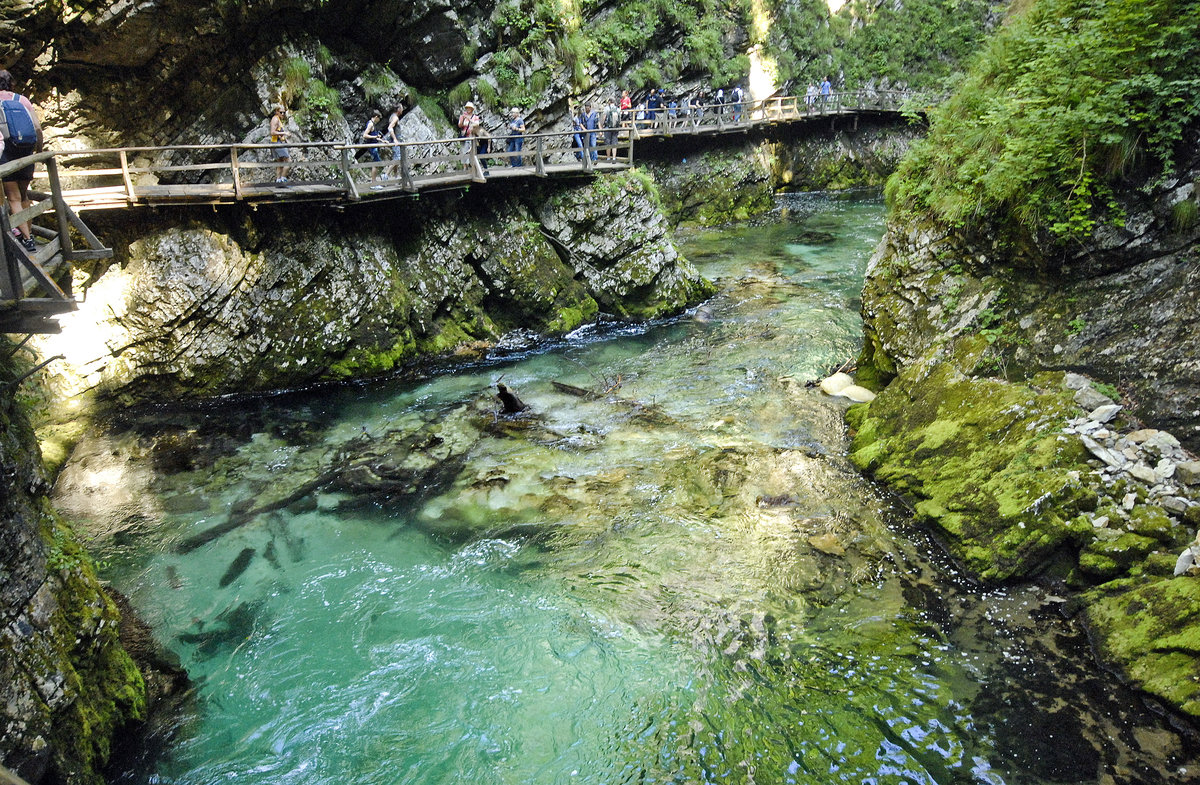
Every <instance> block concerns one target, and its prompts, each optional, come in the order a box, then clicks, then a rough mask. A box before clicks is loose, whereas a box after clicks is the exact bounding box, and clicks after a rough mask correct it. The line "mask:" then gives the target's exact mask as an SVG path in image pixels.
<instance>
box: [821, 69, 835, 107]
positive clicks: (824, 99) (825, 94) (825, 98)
mask: <svg viewBox="0 0 1200 785" xmlns="http://www.w3.org/2000/svg"><path fill="white" fill-rule="evenodd" d="M832 92H833V87H832V86H831V85H830V84H829V77H828V76H827V77H825V81H823V82H821V107H822V108H824V107H825V105H826V104H828V103H829V95H830V93H832Z"/></svg>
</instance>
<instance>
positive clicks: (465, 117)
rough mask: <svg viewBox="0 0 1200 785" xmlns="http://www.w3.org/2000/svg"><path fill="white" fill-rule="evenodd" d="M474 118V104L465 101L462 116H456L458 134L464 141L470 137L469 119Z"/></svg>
mask: <svg viewBox="0 0 1200 785" xmlns="http://www.w3.org/2000/svg"><path fill="white" fill-rule="evenodd" d="M473 117H475V104H473V103H471V102H470V101H467V102H466V103H465V104H463V110H462V114H460V115H459V116H458V134H459V136H461V137H463V138H464V139H465V138H466V137H468V136H470V135H471V119H472V118H473Z"/></svg>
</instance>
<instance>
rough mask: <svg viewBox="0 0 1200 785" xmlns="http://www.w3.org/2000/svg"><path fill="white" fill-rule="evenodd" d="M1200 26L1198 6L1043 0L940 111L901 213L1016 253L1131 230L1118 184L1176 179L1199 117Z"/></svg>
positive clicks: (898, 191)
mask: <svg viewBox="0 0 1200 785" xmlns="http://www.w3.org/2000/svg"><path fill="white" fill-rule="evenodd" d="M1197 18H1200V0H1100V1H1097V0H1086V2H1085V1H1084V0H1036V2H1033V3H1032V4H1031V5H1029V7H1028V8H1026V9H1025V10H1024V11H1023V12H1022V13H1020V14H1019V15H1018V16H1017V17H1016V18H1015V19H1014V20H1013V21H1012V23H1011V24H1009V25H1008V26H1007V27H1006V28H1005V29H1004V30H1002V31H1001V32H1000V33H998V34H997V35H996V37H995V38H994V39H992V41H991V42H990V44H989V45H988V47H987V49H986V50H985V51H984V52H983V53H982V54H981V55H980V56H979V57H978V58H977V59H976V61H975V63H974V66H973V68H972V69H971V72H970V74H969V75H968V77H967V78H966V80H965V81H964V83H963V85H962V86H961V88H960V89H959V90H958V92H957V93H956V94H955V95H954V97H953V98H952V99H951V100H950V101H949V102H948V103H947V104H945V105H944V106H942V107H941V108H939V109H938V110H937V111H935V112H934V114H933V116H932V130H931V133H930V136H929V139H928V140H927V141H926V142H925V143H923V144H921V145H919V146H918V147H917V148H916V149H915V150H914V153H913V154H912V155H911V156H910V157H909V158H908V159H907V161H906V162H905V165H904V166H903V167H902V168H901V170H900V172H898V173H897V174H896V176H895V177H893V178H892V180H891V181H890V182H889V185H888V196H889V201H890V203H891V205H892V206H893V208H895V209H897V210H899V211H900V212H902V213H911V214H915V215H922V216H932V217H933V218H934V219H935V220H937V221H939V222H941V223H943V224H946V225H949V226H952V227H967V226H969V225H972V224H979V225H984V224H986V225H988V226H989V230H993V229H995V230H999V233H1000V235H1001V239H1003V240H1005V241H1007V242H1010V243H1013V244H1014V245H1016V246H1017V247H1025V246H1027V245H1028V244H1030V243H1031V242H1033V241H1036V240H1037V239H1038V238H1039V237H1040V236H1041V235H1042V234H1043V233H1047V234H1048V235H1049V236H1050V237H1052V238H1054V239H1055V240H1057V241H1059V242H1065V241H1068V240H1071V239H1077V238H1082V237H1084V236H1087V235H1088V234H1090V233H1091V232H1092V230H1093V229H1094V228H1095V227H1096V226H1097V224H1098V223H1099V222H1102V221H1119V220H1121V218H1122V214H1121V210H1120V208H1119V206H1118V205H1117V203H1116V201H1115V199H1114V192H1113V186H1114V183H1115V182H1116V181H1118V180H1119V179H1120V178H1122V177H1126V176H1132V175H1134V174H1138V175H1139V176H1141V177H1148V178H1151V179H1152V178H1154V177H1155V176H1164V175H1166V174H1167V173H1169V172H1170V171H1171V168H1172V166H1173V164H1174V160H1175V158H1174V156H1175V148H1176V146H1177V145H1178V144H1179V143H1180V142H1181V140H1182V139H1183V132H1184V129H1185V128H1186V127H1187V126H1188V124H1189V123H1191V122H1193V121H1194V120H1195V119H1196V118H1197V116H1198V115H1200V104H1197V102H1196V101H1195V95H1196V91H1197V88H1198V86H1200V26H1198V25H1197V24H1196V19H1197Z"/></svg>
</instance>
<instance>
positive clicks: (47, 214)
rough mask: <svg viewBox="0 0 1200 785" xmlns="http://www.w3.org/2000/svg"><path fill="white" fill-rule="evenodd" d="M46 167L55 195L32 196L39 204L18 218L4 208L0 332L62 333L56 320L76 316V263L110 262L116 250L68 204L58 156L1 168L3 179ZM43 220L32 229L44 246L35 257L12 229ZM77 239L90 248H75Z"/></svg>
mask: <svg viewBox="0 0 1200 785" xmlns="http://www.w3.org/2000/svg"><path fill="white" fill-rule="evenodd" d="M31 162H32V163H35V164H38V163H41V164H44V165H45V166H46V175H47V179H48V180H49V184H50V191H49V193H43V192H38V191H30V192H29V197H30V199H32V200H33V204H32V205H30V206H29V207H26V208H24V209H23V210H21V211H20V212H19V213H17V214H15V215H9V212H8V205H7V202H6V203H5V204H4V206H3V208H2V209H0V234H2V236H3V241H2V242H0V259H2V261H3V267H2V268H0V333H57V332H59V331H60V328H59V325H58V322H57V321H55V319H54V317H56V316H58V315H59V314H63V313H67V312H69V311H73V310H75V308H76V305H75V298H74V297H72V296H71V271H70V265H71V263H72V262H79V261H86V260H91V259H107V258H109V257H110V256H112V249H111V248H106V247H105V246H104V244H103V243H101V242H100V240H99V239H98V238H97V237H96V235H95V234H93V233H92V231H91V230H90V229H89V228H88V227H87V225H86V224H84V223H83V221H81V220H80V219H79V216H78V215H76V213H75V211H74V210H72V209H71V208H70V207H69V206H68V205H67V203H66V201H65V200H64V199H63V193H62V188H61V186H60V183H59V178H58V165H57V161H56V160H55V157H54V154H53V153H39V154H37V155H33V156H29V157H27V158H21V159H19V160H16V161H12V162H10V163H7V164H4V165H3V166H0V176H4V175H7V174H9V173H10V172H14V171H17V170H18V169H21V168H23V167H25V166H28V165H29V164H30V163H31ZM37 218H42V221H41V223H42V224H47V223H48V224H51V225H52V227H53V228H46V227H45V226H44V225H38V224H36V223H35V224H32V226H33V233H34V237H35V238H36V240H37V241H38V248H37V250H36V251H35V252H30V251H26V250H25V248H24V247H23V246H22V245H21V244H20V243H19V242H18V241H17V238H15V237H14V236H13V234H12V227H13V226H19V225H20V224H23V223H25V222H27V221H33V220H34V219H37ZM72 230H74V232H75V236H77V237H78V238H79V239H81V240H82V241H83V243H84V244H85V245H86V248H76V247H75V237H74V236H73V235H72Z"/></svg>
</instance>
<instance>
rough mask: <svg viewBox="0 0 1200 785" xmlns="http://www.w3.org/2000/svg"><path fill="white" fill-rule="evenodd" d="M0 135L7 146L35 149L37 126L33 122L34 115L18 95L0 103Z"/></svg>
mask: <svg viewBox="0 0 1200 785" xmlns="http://www.w3.org/2000/svg"><path fill="white" fill-rule="evenodd" d="M0 135H2V136H3V137H4V143H5V144H11V145H13V146H14V147H33V146H34V145H36V144H37V125H36V124H35V123H34V122H33V115H32V114H31V113H30V111H29V108H28V107H26V106H25V104H23V103H21V96H19V95H17V94H16V93H13V97H12V98H10V99H8V100H7V101H0Z"/></svg>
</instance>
